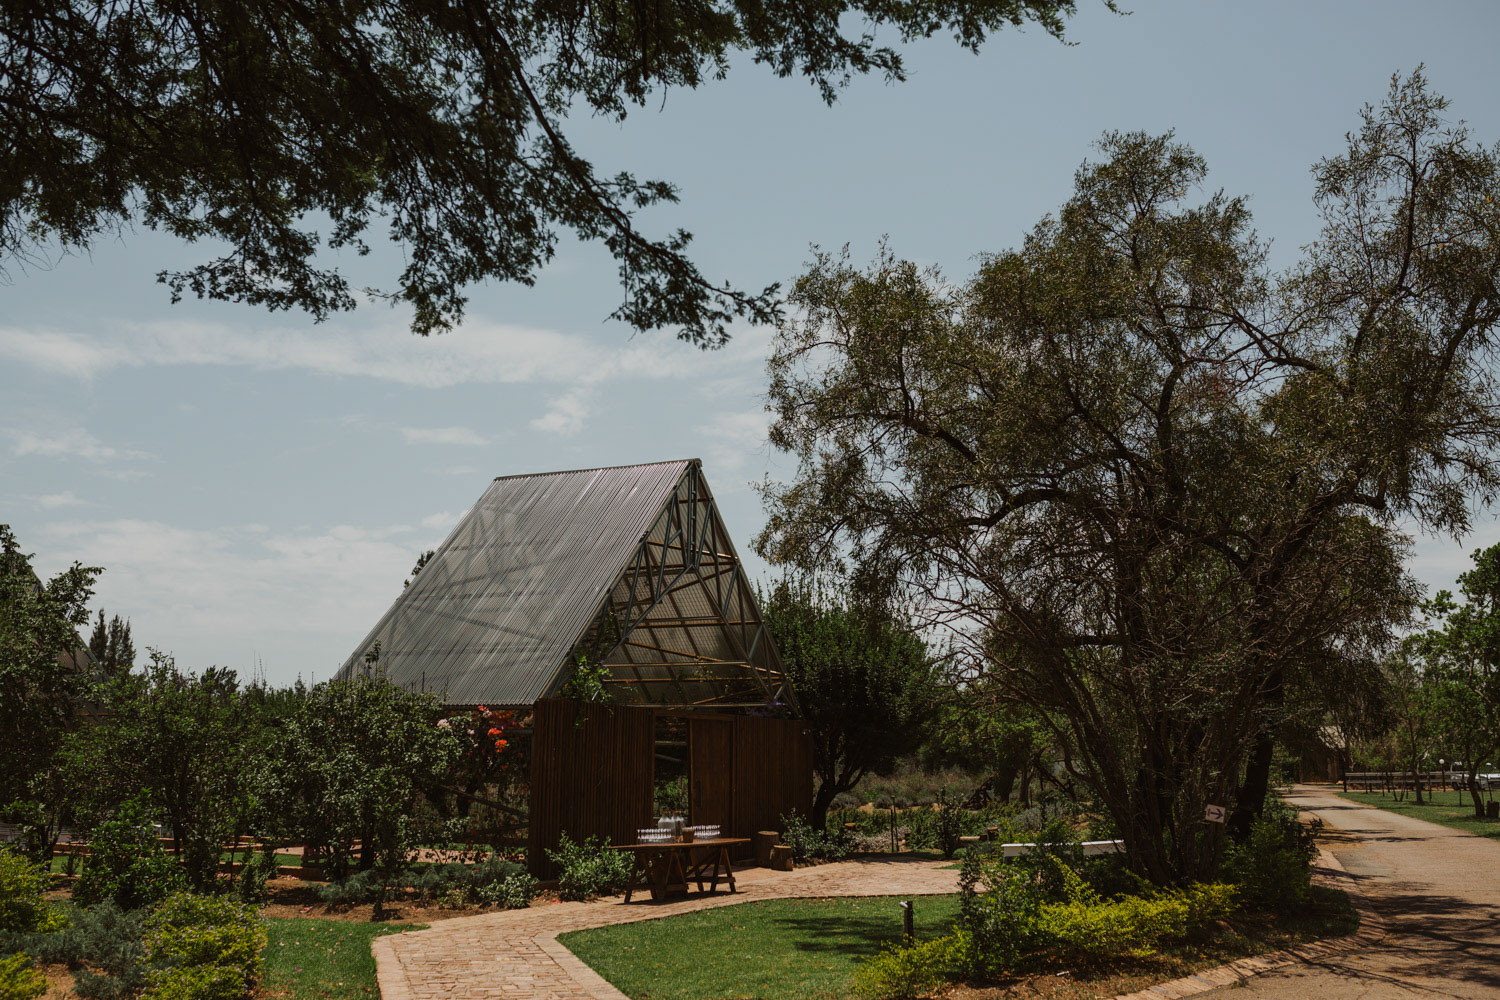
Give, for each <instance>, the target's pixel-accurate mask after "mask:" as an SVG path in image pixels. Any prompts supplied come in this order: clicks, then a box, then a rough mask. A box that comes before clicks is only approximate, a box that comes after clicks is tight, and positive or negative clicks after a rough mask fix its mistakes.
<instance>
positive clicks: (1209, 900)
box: [1041, 883, 1235, 958]
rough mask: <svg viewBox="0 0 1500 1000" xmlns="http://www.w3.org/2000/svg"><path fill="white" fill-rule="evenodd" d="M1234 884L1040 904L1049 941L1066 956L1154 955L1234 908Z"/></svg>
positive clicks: (1215, 884)
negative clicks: (1159, 946)
mask: <svg viewBox="0 0 1500 1000" xmlns="http://www.w3.org/2000/svg"><path fill="white" fill-rule="evenodd" d="M1234 901H1235V893H1234V887H1233V886H1229V885H1223V884H1220V883H1214V884H1211V885H1193V886H1189V887H1188V888H1186V889H1182V890H1176V891H1173V892H1167V893H1163V894H1161V895H1158V896H1153V897H1149V898H1143V897H1140V896H1124V897H1121V898H1120V899H1116V900H1100V899H1098V898H1097V897H1095V898H1079V899H1075V900H1071V901H1068V902H1064V903H1052V904H1049V905H1047V906H1044V907H1042V911H1041V929H1042V933H1043V935H1045V937H1046V938H1047V943H1048V945H1049V946H1050V947H1051V948H1052V949H1053V950H1055V951H1056V952H1058V953H1060V954H1062V955H1064V956H1067V957H1069V958H1084V957H1091V956H1117V955H1131V956H1134V957H1137V958H1142V957H1145V956H1147V955H1151V954H1154V953H1155V951H1156V945H1157V944H1159V943H1161V942H1164V941H1178V940H1181V939H1182V938H1184V937H1186V936H1187V935H1188V934H1189V933H1190V932H1192V931H1195V930H1198V929H1199V928H1201V927H1202V926H1204V925H1205V924H1207V923H1209V922H1211V921H1213V920H1217V919H1219V918H1221V917H1224V916H1227V915H1228V914H1229V913H1230V912H1231V910H1233V908H1234Z"/></svg>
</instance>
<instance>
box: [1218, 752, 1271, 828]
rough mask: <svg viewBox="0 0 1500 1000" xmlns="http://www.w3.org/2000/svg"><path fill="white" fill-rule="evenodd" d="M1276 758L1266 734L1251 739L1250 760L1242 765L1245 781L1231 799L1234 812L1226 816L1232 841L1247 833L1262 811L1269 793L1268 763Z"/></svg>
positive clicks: (1269, 764) (1269, 771)
mask: <svg viewBox="0 0 1500 1000" xmlns="http://www.w3.org/2000/svg"><path fill="white" fill-rule="evenodd" d="M1275 756H1276V738H1275V737H1274V736H1273V735H1271V733H1269V732H1262V733H1260V734H1259V735H1258V736H1256V737H1255V743H1254V745H1253V746H1252V747H1251V748H1250V759H1249V760H1248V761H1246V762H1245V780H1244V782H1243V783H1242V784H1241V785H1240V791H1239V795H1238V796H1236V798H1235V804H1234V812H1233V813H1231V814H1230V817H1229V824H1228V825H1229V831H1230V833H1232V834H1233V835H1234V837H1235V838H1236V839H1240V838H1243V837H1244V836H1245V835H1246V834H1248V833H1249V832H1250V826H1251V824H1253V823H1254V822H1255V821H1256V820H1257V819H1259V818H1260V814H1261V813H1262V812H1263V811H1264V810H1265V808H1266V795H1267V793H1268V792H1270V790H1271V763H1272V761H1273V760H1274V759H1275Z"/></svg>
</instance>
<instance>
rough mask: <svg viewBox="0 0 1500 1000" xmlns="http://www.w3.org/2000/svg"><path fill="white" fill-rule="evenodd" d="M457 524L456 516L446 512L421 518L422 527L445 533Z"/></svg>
mask: <svg viewBox="0 0 1500 1000" xmlns="http://www.w3.org/2000/svg"><path fill="white" fill-rule="evenodd" d="M457 523H458V515H457V514H454V513H452V512H450V511H446V510H444V511H439V512H438V513H436V514H428V515H427V516H426V517H424V518H422V527H424V528H432V529H433V530H435V531H447V530H448V529H449V528H451V527H453V526H454V525H455V524H457Z"/></svg>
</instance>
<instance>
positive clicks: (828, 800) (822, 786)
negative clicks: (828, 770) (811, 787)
mask: <svg viewBox="0 0 1500 1000" xmlns="http://www.w3.org/2000/svg"><path fill="white" fill-rule="evenodd" d="M839 791H840V789H839V788H838V787H837V786H836V785H835V784H834V783H833V782H832V781H830V780H828V779H827V778H824V779H823V780H822V781H819V782H818V791H817V794H815V795H814V796H813V803H812V816H811V818H810V820H809V822H811V824H812V828H813V829H814V830H826V829H828V807H829V806H831V805H833V799H834V796H836V795H838V793H839Z"/></svg>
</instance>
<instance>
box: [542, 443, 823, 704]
mask: <svg viewBox="0 0 1500 1000" xmlns="http://www.w3.org/2000/svg"><path fill="white" fill-rule="evenodd" d="M571 661H572V662H571V663H570V664H568V665H566V666H567V667H568V669H564V670H563V671H562V673H561V674H560V680H561V679H565V678H566V677H567V676H570V675H571V674H572V672H573V671H572V669H571V668H572V667H575V666H576V665H577V664H578V663H581V662H588V663H589V664H591V665H601V666H602V667H603V668H604V670H605V678H604V682H605V684H606V685H607V686H608V688H609V690H610V693H611V694H612V695H613V696H614V699H615V700H616V701H618V702H621V703H623V704H635V705H652V706H656V707H659V708H674V709H689V710H703V711H715V710H718V711H722V710H724V709H740V710H744V709H765V710H768V711H770V712H773V713H775V714H794V713H796V711H797V705H796V695H795V693H794V692H793V690H792V687H791V685H790V684H789V683H788V681H787V677H786V672H785V669H784V668H783V666H782V662H781V657H780V655H779V654H778V653H777V651H776V644H775V643H774V642H773V641H772V639H771V636H770V633H769V632H768V631H767V630H766V625H765V622H764V621H763V620H762V619H761V615H760V609H759V608H758V607H757V605H756V602H755V596H754V593H753V591H752V589H751V587H750V583H749V581H748V580H747V579H746V576H745V572H744V568H743V566H742V564H741V563H740V560H739V558H738V556H736V555H735V551H734V546H733V544H732V543H731V542H730V540H729V534H728V532H726V531H725V530H724V523H723V521H722V520H721V519H720V517H719V511H718V508H717V507H716V506H715V504H714V499H713V495H712V494H711V493H710V492H709V489H708V484H707V482H705V481H704V478H703V475H702V472H701V469H700V467H699V465H698V463H696V462H694V463H692V465H691V466H690V467H689V468H688V470H687V472H686V473H685V474H684V475H683V477H682V479H681V481H680V482H679V483H678V484H677V488H676V490H675V491H674V493H673V495H672V497H671V498H670V499H669V500H668V501H667V503H666V505H665V506H664V507H663V508H662V511H661V513H660V514H659V515H658V516H657V519H656V521H655V523H654V524H653V525H652V526H651V529H650V530H649V531H648V532H647V533H646V536H645V537H644V538H643V539H642V541H641V543H640V545H639V546H638V547H637V548H636V550H635V553H634V554H633V555H632V556H631V558H630V560H629V561H628V562H627V563H626V564H625V567H624V569H623V571H622V572H621V573H620V575H619V577H618V579H617V580H616V582H615V585H614V586H613V588H611V590H610V593H609V595H608V596H607V597H606V599H605V600H604V601H603V603H602V604H601V606H600V608H599V610H598V612H597V613H596V615H595V617H594V620H593V623H592V624H591V625H590V627H589V628H588V630H587V631H586V632H585V633H584V635H583V638H582V639H581V640H580V641H579V643H578V644H577V645H576V646H575V647H574V650H573V652H572V654H571Z"/></svg>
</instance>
